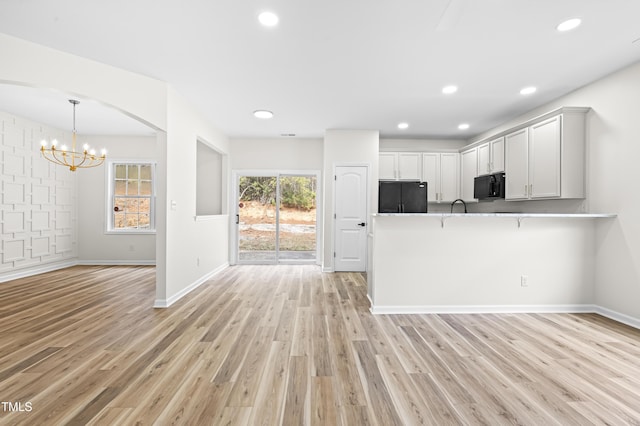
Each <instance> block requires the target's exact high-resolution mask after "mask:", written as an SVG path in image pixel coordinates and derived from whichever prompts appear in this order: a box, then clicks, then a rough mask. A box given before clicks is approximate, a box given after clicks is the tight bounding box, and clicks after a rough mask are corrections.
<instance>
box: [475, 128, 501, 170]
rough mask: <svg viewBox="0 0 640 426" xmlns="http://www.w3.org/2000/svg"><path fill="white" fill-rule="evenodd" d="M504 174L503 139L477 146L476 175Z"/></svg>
mask: <svg viewBox="0 0 640 426" xmlns="http://www.w3.org/2000/svg"><path fill="white" fill-rule="evenodd" d="M497 172H504V137H502V136H501V137H499V138H495V139H493V140H491V141H489V142H485V143H483V144H482V145H479V146H478V175H486V174H490V173H497Z"/></svg>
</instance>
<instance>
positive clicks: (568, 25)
mask: <svg viewBox="0 0 640 426" xmlns="http://www.w3.org/2000/svg"><path fill="white" fill-rule="evenodd" d="M581 23H582V20H581V19H580V18H572V19H567V20H566V21H564V22H561V23H560V24H559V25H558V26H557V27H556V30H558V31H560V32H564V31H571V30H573V29H574V28H577V27H578V26H579V25H580V24H581Z"/></svg>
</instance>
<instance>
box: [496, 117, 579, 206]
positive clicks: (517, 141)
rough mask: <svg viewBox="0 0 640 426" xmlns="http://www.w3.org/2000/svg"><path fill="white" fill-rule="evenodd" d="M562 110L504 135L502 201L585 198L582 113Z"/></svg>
mask: <svg viewBox="0 0 640 426" xmlns="http://www.w3.org/2000/svg"><path fill="white" fill-rule="evenodd" d="M586 111H588V108H562V109H561V110H560V111H558V112H557V113H556V114H555V115H551V114H547V115H546V116H544V117H543V118H541V119H539V120H534V121H532V122H530V123H529V124H528V125H527V126H525V127H522V128H519V129H517V130H515V131H513V132H511V133H509V134H507V135H506V136H505V174H506V181H507V188H506V197H505V198H506V199H508V200H527V199H553V198H584V197H585V189H584V188H585V185H584V174H585V169H584V165H585V113H586Z"/></svg>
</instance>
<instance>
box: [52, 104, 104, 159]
mask: <svg viewBox="0 0 640 426" xmlns="http://www.w3.org/2000/svg"><path fill="white" fill-rule="evenodd" d="M69 102H70V103H71V104H73V135H72V139H71V150H69V148H68V147H67V146H66V145H61V146H60V147H59V148H58V141H57V140H55V139H54V140H52V141H51V147H48V146H47V145H48V143H47V141H46V140H43V141H42V146H41V148H40V152H41V153H42V156H43V157H44V158H45V159H47V160H49V161H51V162H52V163H55V164H58V165H61V166H65V167H69V170H71V171H72V172H75V171H76V169H82V168H84V169H87V168H90V167H97V166H99V165H101V164H102V163H104V160H105V159H106V158H107V151H106V150H105V149H103V150H102V151H101V152H100V155H99V156H98V154H96V150H95V149H91V148H90V147H89V145H88V144H84V145H83V147H82V151H76V105H78V104H79V103H80V101H76V100H75V99H69Z"/></svg>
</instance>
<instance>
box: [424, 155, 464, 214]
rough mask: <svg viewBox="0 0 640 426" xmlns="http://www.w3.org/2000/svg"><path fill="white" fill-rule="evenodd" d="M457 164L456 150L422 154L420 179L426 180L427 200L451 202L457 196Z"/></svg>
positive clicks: (458, 168)
mask: <svg viewBox="0 0 640 426" xmlns="http://www.w3.org/2000/svg"><path fill="white" fill-rule="evenodd" d="M459 165H460V154H458V153H457V152H427V153H423V154H422V181H423V182H427V190H428V195H427V197H428V200H429V202H436V203H440V202H451V201H453V200H455V199H456V198H458V197H459V190H458V188H459V185H458V176H459V170H460V167H459Z"/></svg>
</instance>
